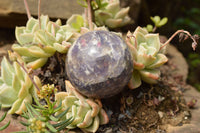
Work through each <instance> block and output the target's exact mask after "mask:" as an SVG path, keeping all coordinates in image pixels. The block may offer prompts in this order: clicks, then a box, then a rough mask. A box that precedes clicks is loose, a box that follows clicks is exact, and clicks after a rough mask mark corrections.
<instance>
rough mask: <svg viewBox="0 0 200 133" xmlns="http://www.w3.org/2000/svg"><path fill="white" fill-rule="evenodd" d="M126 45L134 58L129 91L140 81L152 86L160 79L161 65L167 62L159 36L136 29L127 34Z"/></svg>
mask: <svg viewBox="0 0 200 133" xmlns="http://www.w3.org/2000/svg"><path fill="white" fill-rule="evenodd" d="M127 38H128V39H127V44H128V45H129V47H130V50H131V52H132V55H133V58H134V71H133V75H132V78H131V80H130V82H129V87H130V88H131V89H134V88H137V87H139V86H140V85H141V80H143V81H145V82H147V83H150V84H154V83H156V82H157V80H158V79H159V77H160V70H159V69H158V68H159V67H160V66H161V65H163V64H164V63H166V62H167V61H168V58H167V57H166V56H165V54H164V49H165V48H163V49H162V50H160V48H161V46H162V43H161V42H160V39H159V34H153V33H152V34H151V33H148V32H147V30H146V29H144V28H141V27H138V28H137V29H136V30H135V31H134V33H133V34H132V33H131V32H128V34H127Z"/></svg>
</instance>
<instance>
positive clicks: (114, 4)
mask: <svg viewBox="0 0 200 133" xmlns="http://www.w3.org/2000/svg"><path fill="white" fill-rule="evenodd" d="M119 4H120V3H119V0H117V1H110V2H109V3H108V5H107V6H106V7H105V8H106V10H107V11H108V12H111V13H112V14H116V13H117V12H118V11H119V10H120V5H119Z"/></svg>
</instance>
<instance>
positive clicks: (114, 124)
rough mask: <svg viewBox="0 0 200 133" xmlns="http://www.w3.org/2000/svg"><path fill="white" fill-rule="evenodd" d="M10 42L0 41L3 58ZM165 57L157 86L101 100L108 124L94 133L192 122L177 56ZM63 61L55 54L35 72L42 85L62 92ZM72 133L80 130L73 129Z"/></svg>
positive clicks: (162, 131)
mask: <svg viewBox="0 0 200 133" xmlns="http://www.w3.org/2000/svg"><path fill="white" fill-rule="evenodd" d="M13 42H14V41H13V40H9V41H5V40H0V44H1V46H2V45H4V46H3V47H1V49H0V56H4V55H6V52H5V51H6V50H8V49H10V46H11V45H6V44H12V43H13ZM1 53H4V54H1ZM167 56H168V58H169V61H168V62H167V63H166V64H165V65H164V66H162V67H161V68H160V69H161V77H160V79H159V81H158V84H156V85H149V84H146V83H143V84H142V86H141V87H139V88H137V89H134V90H130V89H128V87H126V88H125V89H124V91H123V92H121V93H120V94H118V95H116V96H114V97H112V98H108V99H102V103H103V108H104V109H105V111H106V112H107V114H108V116H109V119H110V121H109V124H107V125H102V126H100V128H99V129H98V131H97V133H132V132H134V133H154V132H156V133H166V132H168V126H166V125H171V126H178V127H181V126H183V125H185V124H186V125H187V124H188V123H190V122H191V121H190V120H191V113H190V111H191V110H190V109H189V107H190V108H192V107H194V106H195V105H190V106H188V104H187V102H186V101H185V99H184V95H183V94H184V92H185V91H187V90H188V89H189V87H188V85H187V84H186V82H185V79H186V77H185V75H184V74H183V73H182V72H181V73H177V71H179V67H180V66H178V64H177V62H174V60H173V58H174V56H176V54H174V53H171V54H170V53H169V54H167ZM64 58H65V55H60V54H55V56H53V57H51V58H50V59H49V62H48V63H47V64H46V65H45V66H44V67H43V68H42V69H40V70H37V71H35V74H36V75H38V76H39V77H40V78H41V79H42V81H43V84H45V83H49V84H51V83H54V84H55V85H56V86H57V87H58V90H60V91H63V90H65V89H64V80H66V79H67V78H66V75H65V72H64V71H65V69H64ZM181 67H184V66H181ZM186 75H187V74H186ZM3 112H5V111H3ZM1 114H2V111H1ZM8 118H9V119H12V120H13V119H14V120H13V121H14V122H15V123H14V124H16V121H19V120H21V119H20V118H17V117H15V116H13V115H12V116H10V115H8ZM6 121H8V120H6ZM6 121H5V122H6ZM1 124H2V122H1V123H0V126H1ZM17 125H20V124H19V123H18V124H17ZM13 127H14V126H13V124H12V121H11V125H10V126H9V127H8V129H6V130H5V132H10V131H13ZM17 127H18V128H15V129H16V130H15V131H19V130H23V129H25V128H24V127H23V126H21V125H20V126H17ZM71 132H81V131H80V130H78V129H76V130H73V131H71Z"/></svg>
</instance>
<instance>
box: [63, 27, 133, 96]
mask: <svg viewBox="0 0 200 133" xmlns="http://www.w3.org/2000/svg"><path fill="white" fill-rule="evenodd" d="M66 71H67V76H68V78H69V80H70V81H71V83H72V85H73V86H74V87H75V88H76V89H77V90H78V91H79V92H80V93H82V94H83V95H86V96H88V97H94V98H107V97H111V96H113V95H116V94H118V93H119V92H120V91H122V90H123V88H124V86H125V85H127V83H128V81H129V80H130V78H131V74H132V71H133V59H132V56H131V53H130V51H129V49H128V46H127V45H126V43H125V42H124V41H123V39H122V38H121V37H119V36H118V35H116V34H114V33H111V32H109V31H100V30H99V31H92V32H88V33H86V34H84V35H82V36H80V37H79V38H78V39H77V40H76V41H75V42H74V44H73V45H72V46H71V47H70V49H69V51H68V55H67V58H66Z"/></svg>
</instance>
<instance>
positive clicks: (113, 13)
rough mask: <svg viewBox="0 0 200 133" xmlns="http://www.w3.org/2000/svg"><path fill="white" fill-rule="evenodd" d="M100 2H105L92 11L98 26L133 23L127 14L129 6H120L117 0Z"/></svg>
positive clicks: (112, 26)
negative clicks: (102, 5) (101, 6)
mask: <svg viewBox="0 0 200 133" xmlns="http://www.w3.org/2000/svg"><path fill="white" fill-rule="evenodd" d="M102 3H107V4H104V5H105V6H104V7H103V8H100V9H98V10H96V11H95V12H94V16H95V23H96V24H97V25H98V26H103V25H106V26H107V27H109V28H117V27H122V26H124V25H127V24H131V23H133V20H131V18H130V17H129V16H128V12H129V9H130V8H129V7H126V8H121V7H120V1H119V0H102Z"/></svg>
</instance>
